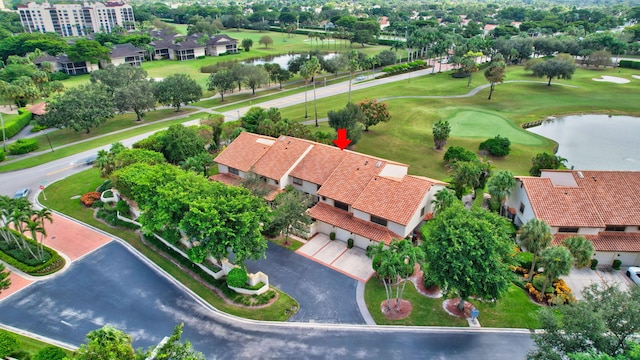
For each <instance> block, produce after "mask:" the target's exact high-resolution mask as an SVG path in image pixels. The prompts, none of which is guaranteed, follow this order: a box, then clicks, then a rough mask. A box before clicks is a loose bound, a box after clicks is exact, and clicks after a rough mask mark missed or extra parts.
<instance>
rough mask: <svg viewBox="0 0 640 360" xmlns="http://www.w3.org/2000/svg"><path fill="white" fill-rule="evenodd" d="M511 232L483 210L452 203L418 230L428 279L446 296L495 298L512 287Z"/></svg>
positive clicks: (508, 226) (460, 306)
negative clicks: (422, 242) (430, 277)
mask: <svg viewBox="0 0 640 360" xmlns="http://www.w3.org/2000/svg"><path fill="white" fill-rule="evenodd" d="M513 233H514V231H513V228H512V226H511V224H509V222H508V221H507V220H506V219H504V218H502V217H500V216H498V215H496V214H492V213H490V212H488V211H486V210H484V209H471V210H467V209H465V208H464V206H463V205H462V204H461V203H458V202H454V203H453V204H452V205H450V206H448V207H447V208H445V209H444V210H442V211H441V212H439V213H438V215H437V216H435V217H434V218H433V220H431V221H428V222H427V223H426V224H425V225H424V226H423V228H422V235H423V238H424V244H423V248H424V252H425V254H426V262H427V264H428V265H429V266H428V267H429V271H430V274H431V275H432V276H433V278H434V279H435V280H436V282H437V283H438V284H439V285H440V286H441V288H443V289H444V290H445V292H447V293H456V294H457V295H458V296H460V303H459V304H458V306H459V308H463V307H464V301H465V300H466V299H467V298H468V297H469V296H472V295H473V296H477V297H480V298H484V299H498V298H500V296H501V295H502V294H503V293H504V292H505V291H506V289H507V288H508V286H509V284H510V283H511V278H512V273H511V270H510V269H509V265H510V264H511V262H512V260H513V249H512V246H511V244H512V243H513Z"/></svg>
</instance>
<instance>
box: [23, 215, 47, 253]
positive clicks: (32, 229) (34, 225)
mask: <svg viewBox="0 0 640 360" xmlns="http://www.w3.org/2000/svg"><path fill="white" fill-rule="evenodd" d="M25 228H26V230H29V233H30V234H31V239H32V240H33V241H36V242H38V234H40V233H45V234H46V231H45V230H44V227H43V226H42V224H41V223H40V222H39V221H37V219H36V218H35V217H31V218H29V219H28V220H27V221H26V222H25ZM34 257H35V258H36V259H37V260H42V259H43V258H44V252H43V251H41V248H40V246H38V247H37V248H36V253H35V254H34Z"/></svg>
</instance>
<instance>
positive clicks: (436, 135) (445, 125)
mask: <svg viewBox="0 0 640 360" xmlns="http://www.w3.org/2000/svg"><path fill="white" fill-rule="evenodd" d="M432 132H433V142H434V143H435V146H436V150H442V149H443V148H444V146H445V145H446V144H447V140H448V139H449V134H450V133H451V125H449V121H447V120H438V121H437V122H436V123H435V124H433V128H432Z"/></svg>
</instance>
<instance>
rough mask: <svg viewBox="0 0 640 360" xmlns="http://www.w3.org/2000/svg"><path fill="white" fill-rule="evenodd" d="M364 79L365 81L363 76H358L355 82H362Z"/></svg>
mask: <svg viewBox="0 0 640 360" xmlns="http://www.w3.org/2000/svg"><path fill="white" fill-rule="evenodd" d="M364 79H365V77H364V76H363V75H360V76H358V77H357V78H356V80H358V81H362V80H364Z"/></svg>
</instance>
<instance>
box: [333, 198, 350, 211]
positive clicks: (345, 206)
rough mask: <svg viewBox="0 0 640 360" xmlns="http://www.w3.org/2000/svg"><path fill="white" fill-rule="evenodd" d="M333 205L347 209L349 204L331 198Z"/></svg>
mask: <svg viewBox="0 0 640 360" xmlns="http://www.w3.org/2000/svg"><path fill="white" fill-rule="evenodd" d="M333 206H334V207H337V208H338V209H342V210H344V211H349V205H347V204H345V203H343V202H340V201H338V200H333Z"/></svg>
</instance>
